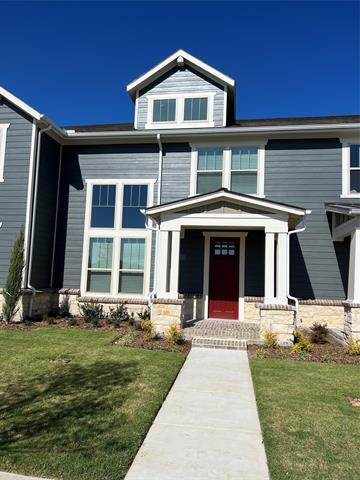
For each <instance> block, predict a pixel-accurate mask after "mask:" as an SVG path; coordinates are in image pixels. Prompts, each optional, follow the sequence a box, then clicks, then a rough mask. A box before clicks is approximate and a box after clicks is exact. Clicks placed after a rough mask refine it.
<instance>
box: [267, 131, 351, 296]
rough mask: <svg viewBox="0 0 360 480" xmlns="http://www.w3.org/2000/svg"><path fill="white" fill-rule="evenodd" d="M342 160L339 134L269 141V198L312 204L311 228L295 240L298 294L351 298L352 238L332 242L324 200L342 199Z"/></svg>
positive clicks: (294, 270) (295, 289)
mask: <svg viewBox="0 0 360 480" xmlns="http://www.w3.org/2000/svg"><path fill="white" fill-rule="evenodd" d="M341 164H342V154H341V143H340V142H339V140H338V139H323V140H321V139H311V140H272V141H269V142H268V144H267V146H266V155H265V195H266V198H267V199H269V200H275V201H279V202H285V203H291V204H294V205H298V206H301V207H305V208H309V209H311V210H312V213H311V215H308V216H307V218H306V225H307V228H306V231H305V232H303V233H300V234H299V235H296V238H293V239H292V242H291V263H290V273H291V274H290V279H291V280H290V282H291V293H292V294H293V295H295V296H297V297H299V298H329V299H332V298H333V299H345V298H346V291H347V271H348V262H347V261H346V259H347V252H346V248H347V243H346V242H345V243H344V242H333V240H332V236H331V230H330V218H328V216H327V214H326V211H325V206H324V204H325V202H336V201H339V199H340V195H341V176H342V169H341Z"/></svg>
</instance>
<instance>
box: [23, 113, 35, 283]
mask: <svg viewBox="0 0 360 480" xmlns="http://www.w3.org/2000/svg"><path fill="white" fill-rule="evenodd" d="M36 144H37V123H36V120H35V119H33V123H32V130H31V149H30V161H29V177H28V186H27V195H26V215H25V231H24V263H25V269H24V274H23V279H22V285H23V288H25V287H26V278H25V276H26V275H25V272H26V271H27V269H28V262H29V246H30V231H31V218H32V205H33V202H32V194H33V185H34V180H35V179H34V170H35V158H36Z"/></svg>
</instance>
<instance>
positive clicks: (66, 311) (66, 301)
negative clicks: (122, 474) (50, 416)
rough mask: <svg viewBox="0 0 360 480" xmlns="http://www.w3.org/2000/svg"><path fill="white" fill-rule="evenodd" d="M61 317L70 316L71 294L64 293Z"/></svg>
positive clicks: (60, 311)
mask: <svg viewBox="0 0 360 480" xmlns="http://www.w3.org/2000/svg"><path fill="white" fill-rule="evenodd" d="M59 315H60V317H63V318H64V317H70V298H69V295H64V296H63V297H62V299H61V302H60V305H59Z"/></svg>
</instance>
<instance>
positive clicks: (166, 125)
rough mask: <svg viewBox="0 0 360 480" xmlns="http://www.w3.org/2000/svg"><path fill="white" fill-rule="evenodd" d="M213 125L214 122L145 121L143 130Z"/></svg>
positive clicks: (207, 126)
mask: <svg viewBox="0 0 360 480" xmlns="http://www.w3.org/2000/svg"><path fill="white" fill-rule="evenodd" d="M211 127H215V123H214V122H181V123H161V124H157V123H146V124H145V130H170V129H174V128H179V129H180V128H184V129H188V128H211Z"/></svg>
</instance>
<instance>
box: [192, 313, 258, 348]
mask: <svg viewBox="0 0 360 480" xmlns="http://www.w3.org/2000/svg"><path fill="white" fill-rule="evenodd" d="M187 325H189V326H186V325H185V328H184V329H183V333H184V336H185V338H187V339H189V340H191V339H194V338H199V337H200V338H214V339H215V338H216V339H229V340H230V339H231V340H234V339H236V340H247V341H250V342H248V343H251V342H252V341H253V342H254V343H256V342H258V341H259V340H260V329H259V325H258V324H257V323H246V322H239V321H238V320H218V319H208V320H199V321H197V322H192V323H190V322H189V323H188V324H187Z"/></svg>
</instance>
